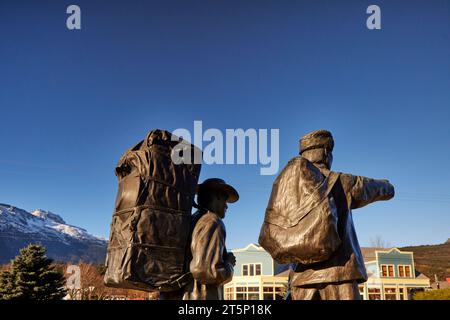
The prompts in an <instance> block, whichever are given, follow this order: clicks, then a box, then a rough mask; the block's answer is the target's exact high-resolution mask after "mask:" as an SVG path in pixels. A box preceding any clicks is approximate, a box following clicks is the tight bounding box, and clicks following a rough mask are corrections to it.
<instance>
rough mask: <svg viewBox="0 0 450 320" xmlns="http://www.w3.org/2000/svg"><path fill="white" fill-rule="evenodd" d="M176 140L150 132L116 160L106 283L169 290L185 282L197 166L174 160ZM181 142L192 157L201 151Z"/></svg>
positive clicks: (154, 131) (167, 133) (157, 130)
mask: <svg viewBox="0 0 450 320" xmlns="http://www.w3.org/2000/svg"><path fill="white" fill-rule="evenodd" d="M180 141H181V139H178V137H176V136H173V135H172V134H171V133H170V132H167V131H164V130H159V129H156V130H152V131H150V133H148V135H147V137H146V138H145V140H143V141H141V142H139V143H138V144H137V145H136V146H134V147H133V148H131V149H129V150H128V151H127V152H126V153H125V154H124V155H123V156H122V158H121V159H120V160H119V163H118V165H117V168H116V170H115V173H116V175H117V177H118V179H119V190H118V193H117V198H116V204H115V211H114V214H113V218H112V223H111V232H110V238H109V245H108V252H107V257H106V267H107V268H106V274H105V277H104V282H105V284H106V285H107V286H110V287H118V288H129V289H137V290H145V291H160V292H168V291H173V290H177V289H179V288H180V287H182V286H184V285H185V284H186V283H187V281H188V279H189V277H188V275H189V274H188V272H187V267H186V264H187V262H188V261H186V258H187V255H186V250H188V249H189V243H188V241H189V233H190V225H191V209H192V205H193V203H194V196H195V190H196V187H197V183H198V178H199V174H200V168H201V165H200V164H183V163H182V164H175V163H174V162H173V161H172V158H171V154H172V152H173V151H174V148H175V146H177V145H178V146H180V145H179V143H180ZM183 143H184V144H183V152H184V153H186V152H192V157H191V159H194V157H193V153H197V152H200V155H201V151H200V150H199V149H198V148H196V147H195V146H194V145H191V144H189V143H187V142H186V141H183ZM192 162H193V161H192Z"/></svg>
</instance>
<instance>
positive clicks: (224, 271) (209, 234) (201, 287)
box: [183, 211, 233, 300]
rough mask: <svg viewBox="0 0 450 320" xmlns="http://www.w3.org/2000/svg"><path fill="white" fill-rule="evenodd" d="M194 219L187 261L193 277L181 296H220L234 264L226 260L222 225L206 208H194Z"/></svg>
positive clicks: (203, 297) (200, 297) (221, 297)
mask: <svg viewBox="0 0 450 320" xmlns="http://www.w3.org/2000/svg"><path fill="white" fill-rule="evenodd" d="M194 221H195V222H194V226H193V230H192V240H191V254H192V260H191V262H190V265H189V269H190V272H191V274H192V278H193V280H192V281H191V282H190V283H189V284H188V285H187V287H186V290H185V293H184V296H183V299H184V300H222V299H223V285H224V284H225V283H227V282H229V281H231V279H232V278H233V265H232V264H231V263H230V262H228V261H227V255H228V253H227V250H226V247H225V238H226V230H225V225H224V224H223V222H222V220H221V219H220V218H219V217H218V216H217V215H216V214H215V213H212V212H209V211H208V212H206V213H205V212H201V211H199V212H197V213H196V214H195V217H194Z"/></svg>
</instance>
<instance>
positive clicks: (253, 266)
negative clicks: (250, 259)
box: [242, 263, 262, 276]
mask: <svg viewBox="0 0 450 320" xmlns="http://www.w3.org/2000/svg"><path fill="white" fill-rule="evenodd" d="M261 269H262V264H261V263H245V264H243V265H242V275H243V276H260V275H261V271H262V270H261Z"/></svg>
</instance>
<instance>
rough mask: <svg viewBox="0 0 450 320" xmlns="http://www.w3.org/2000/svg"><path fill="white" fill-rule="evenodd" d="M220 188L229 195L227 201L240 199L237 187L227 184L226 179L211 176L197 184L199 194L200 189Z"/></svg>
mask: <svg viewBox="0 0 450 320" xmlns="http://www.w3.org/2000/svg"><path fill="white" fill-rule="evenodd" d="M206 189H210V190H220V191H223V192H225V193H226V194H227V195H228V198H227V202H228V203H233V202H236V201H238V200H239V193H238V192H237V191H236V189H235V188H233V187H232V186H230V185H229V184H227V183H226V182H225V181H224V180H222V179H219V178H209V179H206V180H205V181H203V183H201V184H199V185H198V186H197V194H198V193H199V191H200V190H206Z"/></svg>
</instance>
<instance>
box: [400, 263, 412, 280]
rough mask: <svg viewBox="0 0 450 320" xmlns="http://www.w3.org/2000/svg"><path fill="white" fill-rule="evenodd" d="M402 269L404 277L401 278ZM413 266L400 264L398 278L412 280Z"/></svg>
mask: <svg viewBox="0 0 450 320" xmlns="http://www.w3.org/2000/svg"><path fill="white" fill-rule="evenodd" d="M400 267H403V274H404V276H403V277H402V276H400ZM405 267H409V276H407V275H406V268H405ZM412 270H413V268H412V266H411V265H410V264H399V265H397V271H398V277H399V278H412V277H413V276H412Z"/></svg>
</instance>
